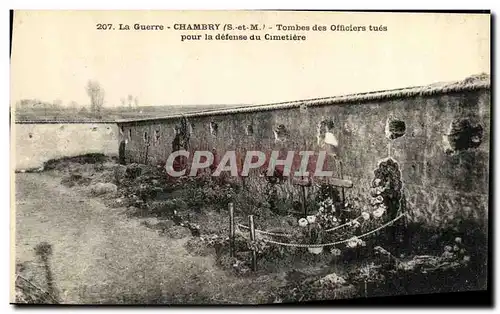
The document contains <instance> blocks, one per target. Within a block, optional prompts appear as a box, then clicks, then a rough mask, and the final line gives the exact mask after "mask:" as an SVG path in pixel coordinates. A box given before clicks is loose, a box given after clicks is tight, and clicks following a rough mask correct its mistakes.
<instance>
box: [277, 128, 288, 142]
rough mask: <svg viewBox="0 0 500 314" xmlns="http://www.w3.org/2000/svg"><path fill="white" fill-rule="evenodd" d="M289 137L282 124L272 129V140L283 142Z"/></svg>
mask: <svg viewBox="0 0 500 314" xmlns="http://www.w3.org/2000/svg"><path fill="white" fill-rule="evenodd" d="M289 136H290V134H289V132H288V130H287V129H286V127H285V125H284V124H280V125H278V126H277V127H276V128H275V129H274V139H275V140H276V141H279V142H284V141H286V140H287V139H288V137H289Z"/></svg>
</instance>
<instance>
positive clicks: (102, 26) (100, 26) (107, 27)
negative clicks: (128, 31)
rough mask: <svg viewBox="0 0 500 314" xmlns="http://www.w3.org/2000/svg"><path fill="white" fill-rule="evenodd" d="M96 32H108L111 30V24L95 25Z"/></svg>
mask: <svg viewBox="0 0 500 314" xmlns="http://www.w3.org/2000/svg"><path fill="white" fill-rule="evenodd" d="M96 27H97V29H98V30H108V29H112V28H113V24H96Z"/></svg>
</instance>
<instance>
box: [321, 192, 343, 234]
mask: <svg viewBox="0 0 500 314" xmlns="http://www.w3.org/2000/svg"><path fill="white" fill-rule="evenodd" d="M339 214H340V212H339V210H337V208H336V207H335V204H334V203H333V200H332V199H331V198H329V197H328V198H326V199H325V200H323V201H321V202H320V203H319V208H318V213H317V214H316V215H315V222H317V224H318V226H319V227H321V228H324V229H328V228H333V227H336V226H338V225H339V224H340V219H339Z"/></svg>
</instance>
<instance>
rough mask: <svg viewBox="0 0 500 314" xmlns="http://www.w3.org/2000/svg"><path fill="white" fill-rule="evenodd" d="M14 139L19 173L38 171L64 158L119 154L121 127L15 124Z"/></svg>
mask: <svg viewBox="0 0 500 314" xmlns="http://www.w3.org/2000/svg"><path fill="white" fill-rule="evenodd" d="M13 140H14V143H13V144H14V145H13V150H14V151H15V154H14V160H13V161H12V162H13V164H14V165H15V169H16V170H22V169H30V168H37V167H40V166H42V165H43V163H44V162H46V161H48V160H50V159H56V158H61V157H70V156H77V155H82V154H87V153H103V154H106V155H117V154H118V127H117V126H116V124H114V123H109V124H102V123H97V124H91V123H16V124H15V126H14V130H13Z"/></svg>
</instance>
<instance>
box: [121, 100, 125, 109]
mask: <svg viewBox="0 0 500 314" xmlns="http://www.w3.org/2000/svg"><path fill="white" fill-rule="evenodd" d="M120 102H121V103H122V107H125V98H120Z"/></svg>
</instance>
